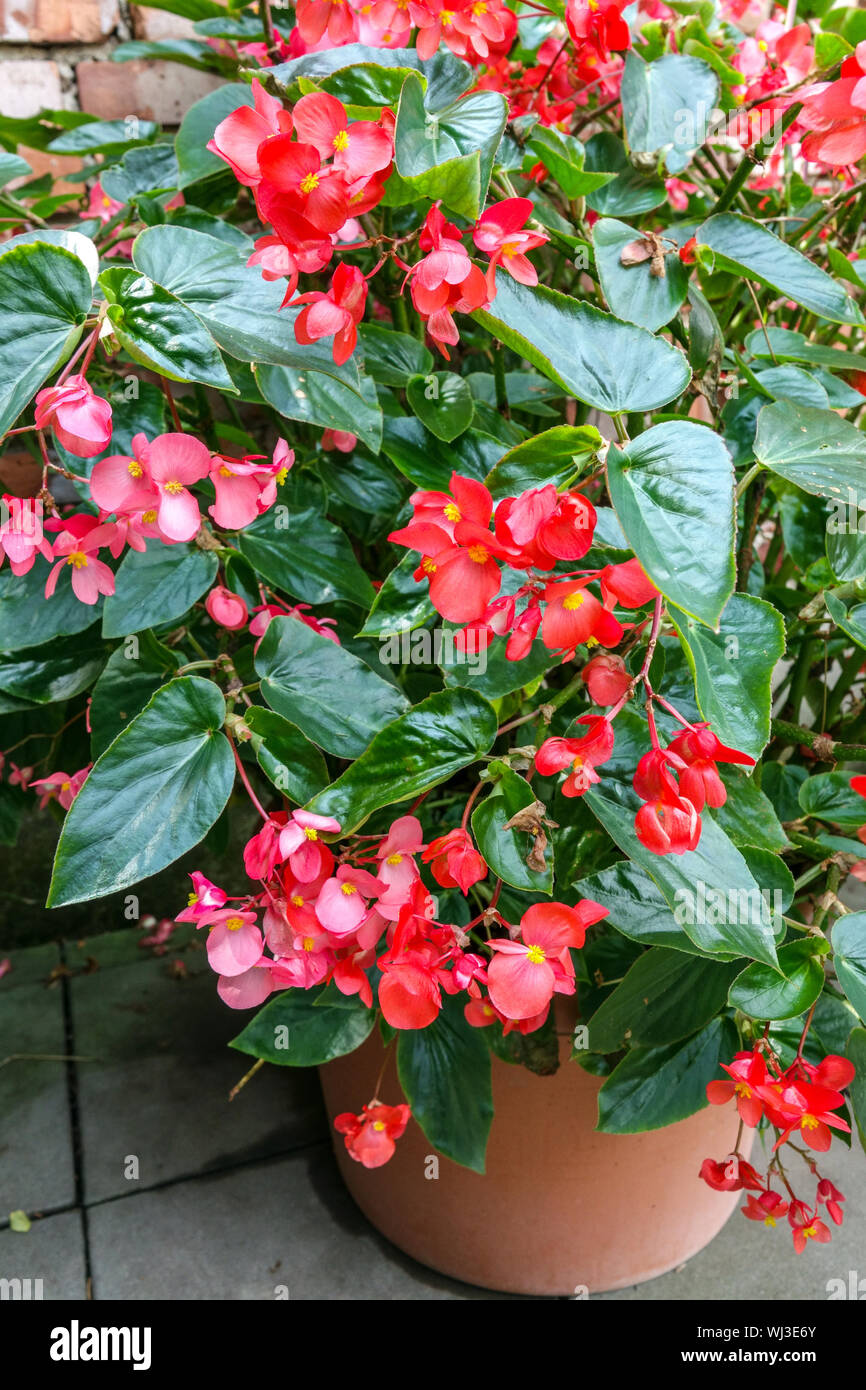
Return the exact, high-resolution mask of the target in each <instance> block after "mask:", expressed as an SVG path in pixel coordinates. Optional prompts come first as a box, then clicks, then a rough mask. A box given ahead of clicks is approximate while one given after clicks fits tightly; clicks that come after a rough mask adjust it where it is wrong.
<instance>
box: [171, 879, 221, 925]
mask: <svg viewBox="0 0 866 1390" xmlns="http://www.w3.org/2000/svg"><path fill="white" fill-rule="evenodd" d="M190 878H191V879H192V886H193V891H192V893H190V895H189V899H188V901H187V905H186V907H185V908H184V910H183V912H179V913H178V914H177V916H176V917H175V919H174V920H175V921H176V922H198V921H200V920H201V918H202V917H204V916H205V914H206V913H208V912H210V911H212V910H213V909H214V908H219V907H225V905H226V903H227V902H228V894H227V893H224V892H223V890H222V889H221V888H218V887H217V885H216V884H215V883H211V881H210V879H209V878H205V876H204V874H203V873H200V872H199V870H198V869H195V870H193V872H192V873H191V874H190Z"/></svg>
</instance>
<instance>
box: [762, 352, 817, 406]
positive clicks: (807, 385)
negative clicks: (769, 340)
mask: <svg viewBox="0 0 866 1390" xmlns="http://www.w3.org/2000/svg"><path fill="white" fill-rule="evenodd" d="M755 381H757V382H760V384H761V386H763V388H764V390H765V391H768V392H769V394H770V395H771V396H772V397H773V400H774V401H793V403H794V404H795V405H811V406H815V407H816V408H817V409H818V410H826V409H827V408H828V406H829V404H830V401H829V398H828V396H827V392H826V391H825V390H824V387H823V386H822V385H821V383H820V382H819V381H818V380H816V378H815V377H814V376H811V375H810V374H809V372H805V371H803V369H802V367H794V366H792V365H791V363H789V362H788V363H783V364H782V366H781V367H767V368H765V369H764V371H762V372H755Z"/></svg>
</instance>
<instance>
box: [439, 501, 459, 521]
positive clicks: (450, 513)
mask: <svg viewBox="0 0 866 1390" xmlns="http://www.w3.org/2000/svg"><path fill="white" fill-rule="evenodd" d="M442 515H443V516H444V517H445V519H446V521H459V520H460V508H459V507H458V505H457V503H456V502H449V503H448V505H447V506H446V507H444V508H443V510H442Z"/></svg>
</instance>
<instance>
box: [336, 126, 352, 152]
mask: <svg viewBox="0 0 866 1390" xmlns="http://www.w3.org/2000/svg"><path fill="white" fill-rule="evenodd" d="M333 144H334V149H335V150H347V149H348V148H349V132H348V131H347V130H338V131H337V134H336V135H335V136H334V141H333Z"/></svg>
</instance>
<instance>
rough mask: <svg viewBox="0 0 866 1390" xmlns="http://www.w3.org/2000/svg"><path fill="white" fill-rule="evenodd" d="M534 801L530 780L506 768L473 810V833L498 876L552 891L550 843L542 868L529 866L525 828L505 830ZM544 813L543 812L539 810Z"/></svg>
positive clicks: (534, 890)
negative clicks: (541, 869)
mask: <svg viewBox="0 0 866 1390" xmlns="http://www.w3.org/2000/svg"><path fill="white" fill-rule="evenodd" d="M534 803H535V793H534V792H533V790H532V788H531V787H530V785H529V783H528V782H527V781H526V780H525V778H523V777H519V776H518V775H517V773H516V772H505V773H503V775H502V777H501V778H500V779H499V781H498V782H496V783H495V784H494V786H493V788H492V790H491V792H490V795H489V796H486V797H485V798H484V800H483V801H481V802H480V803H479V804H478V806H476V808H475V810H474V811H473V813H472V833H473V835H474V836H475V843H476V844H477V846H478V848H479V850H480V851H481V853H482V855H483V856H484V859H485V860H486V862H487V864H488V865H489V867H490V869H491V871H492V872H493V873H494V874H495V875H496V877H497V878H501V879H503V880H504V882H505V883H510V884H511V887H512V888H521V889H523V890H524V891H525V892H528V893H548V894H551V893H552V892H553V846H552V844H548V846H547V850H546V853H545V856H544V858H545V861H546V868H545V870H544V872H539V871H538V870H536V869H532V868H530V866H529V864H528V863H527V860H528V859H529V856H530V854H531V853H532V851H533V846H534V843H535V841H534V838H533V836H532V835H530V834H528V833H527V832H526V831H521V830H515V829H511V830H506V828H505V827H506V825H507V823H508V822H509V821H510V820H512V818H513V817H514V816H516V815H517V814H518V812H520V811H523V810H525V809H526V808H527V807H528V806H532V805H534ZM542 814H543V812H542Z"/></svg>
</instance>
